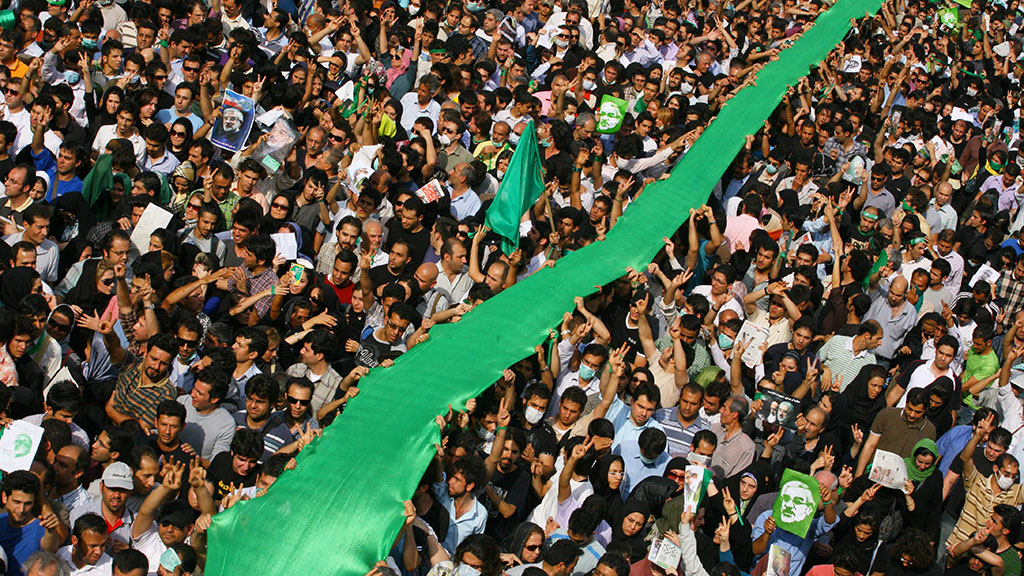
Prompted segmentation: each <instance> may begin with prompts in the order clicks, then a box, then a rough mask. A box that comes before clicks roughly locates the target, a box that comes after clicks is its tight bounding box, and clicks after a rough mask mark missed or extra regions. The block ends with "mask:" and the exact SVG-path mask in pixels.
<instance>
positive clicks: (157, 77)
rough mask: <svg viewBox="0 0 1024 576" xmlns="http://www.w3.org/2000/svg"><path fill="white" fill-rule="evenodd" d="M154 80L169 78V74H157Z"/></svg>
mask: <svg viewBox="0 0 1024 576" xmlns="http://www.w3.org/2000/svg"><path fill="white" fill-rule="evenodd" d="M153 80H167V74H157V75H155V76H153Z"/></svg>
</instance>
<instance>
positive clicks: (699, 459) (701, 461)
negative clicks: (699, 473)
mask: <svg viewBox="0 0 1024 576" xmlns="http://www.w3.org/2000/svg"><path fill="white" fill-rule="evenodd" d="M686 460H687V461H688V462H689V463H690V464H696V465H698V466H703V467H705V468H707V467H708V466H710V465H711V456H705V455H703V454H697V453H696V452H694V451H693V450H690V453H689V454H687V455H686Z"/></svg>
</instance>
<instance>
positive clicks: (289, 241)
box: [270, 232, 299, 262]
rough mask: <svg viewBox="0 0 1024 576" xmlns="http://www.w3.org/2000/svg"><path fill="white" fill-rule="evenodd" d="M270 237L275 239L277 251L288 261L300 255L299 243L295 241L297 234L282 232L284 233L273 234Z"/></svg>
mask: <svg viewBox="0 0 1024 576" xmlns="http://www.w3.org/2000/svg"><path fill="white" fill-rule="evenodd" d="M270 238H271V239H273V241H274V246H276V247H277V253H278V254H280V255H281V256H283V257H284V259H285V260H287V261H289V262H290V261H292V260H295V259H296V258H298V257H299V245H298V244H297V243H296V242H295V234H289V233H287V232H286V233H282V234H271V235H270Z"/></svg>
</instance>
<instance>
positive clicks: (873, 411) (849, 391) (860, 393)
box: [843, 364, 885, 430]
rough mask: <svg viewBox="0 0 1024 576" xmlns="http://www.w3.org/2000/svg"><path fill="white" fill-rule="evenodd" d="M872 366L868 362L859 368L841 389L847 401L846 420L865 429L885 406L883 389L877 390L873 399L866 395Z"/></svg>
mask: <svg viewBox="0 0 1024 576" xmlns="http://www.w3.org/2000/svg"><path fill="white" fill-rule="evenodd" d="M874 367H875V366H874V365H873V364H869V365H867V366H864V367H863V368H861V369H860V372H859V373H858V374H857V377H856V378H854V379H853V382H851V383H850V385H849V386H847V387H846V390H844V391H843V396H845V397H846V402H847V419H846V421H847V422H849V423H850V424H857V425H858V426H860V427H861V428H863V429H865V430H866V429H867V428H869V427H870V426H871V423H872V422H874V420H875V416H877V415H878V413H879V412H881V411H882V408H885V390H883V391H882V392H879V394H878V397H877V398H875V399H874V400H872V399H871V398H869V397H868V382H869V381H870V380H871V369H872V368H874Z"/></svg>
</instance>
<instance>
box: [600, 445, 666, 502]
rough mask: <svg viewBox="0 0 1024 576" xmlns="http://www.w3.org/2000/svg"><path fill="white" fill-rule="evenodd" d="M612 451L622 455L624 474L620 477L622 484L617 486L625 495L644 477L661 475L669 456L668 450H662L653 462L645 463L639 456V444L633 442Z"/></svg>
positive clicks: (663, 472)
mask: <svg viewBox="0 0 1024 576" xmlns="http://www.w3.org/2000/svg"><path fill="white" fill-rule="evenodd" d="M612 452H613V453H615V454H618V455H619V456H622V461H623V464H624V468H625V472H626V474H625V475H624V476H623V478H622V486H620V487H619V490H621V491H622V493H623V494H625V495H628V494H629V493H630V492H631V491H632V490H633V488H635V487H636V485H637V484H639V483H640V482H641V481H642V480H643V479H644V478H648V477H650V476H663V475H664V474H665V466H667V465H668V461H669V459H670V458H671V456H669V454H668V452H662V453H661V454H658V456H657V458H655V459H654V462H653V463H651V464H646V463H645V462H644V461H643V459H642V458H641V456H640V445H639V444H637V443H635V442H628V443H626V444H621V445H619V446H617V447H615V448H614V449H612Z"/></svg>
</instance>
